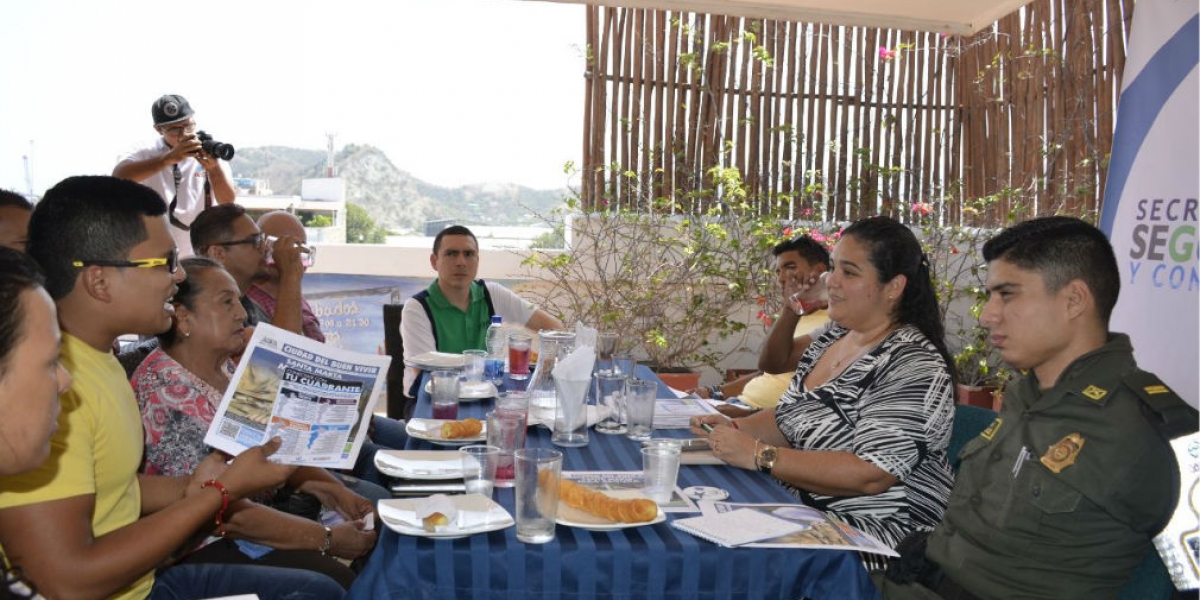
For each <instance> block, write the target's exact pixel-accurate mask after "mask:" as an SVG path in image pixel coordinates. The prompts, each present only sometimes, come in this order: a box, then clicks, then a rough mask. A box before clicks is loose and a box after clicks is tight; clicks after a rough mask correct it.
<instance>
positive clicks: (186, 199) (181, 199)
mask: <svg viewBox="0 0 1200 600" xmlns="http://www.w3.org/2000/svg"><path fill="white" fill-rule="evenodd" d="M150 114H151V116H152V117H153V118H154V130H155V131H157V132H158V134H159V136H160V137H159V138H158V139H157V140H155V142H154V143H153V144H151V145H149V146H143V147H141V148H138V149H135V150H134V151H132V152H130V153H129V154H128V155H126V156H125V157H124V158H122V159H121V162H119V163H117V166H116V167H115V168H114V169H113V173H112V174H113V176H114V177H120V178H122V179H130V180H133V181H136V182H138V183H141V184H143V185H146V186H148V187H150V188H151V189H153V190H154V191H156V192H158V195H159V196H162V199H163V201H164V202H166V203H167V206H168V208H169V210H168V211H167V216H168V218H169V221H170V223H171V228H170V231H171V237H172V238H173V239H174V240H175V245H176V246H178V248H179V252H180V254H181V255H182V256H190V255H191V254H192V253H193V251H192V243H191V240H190V239H189V236H188V229H189V228H190V227H191V225H192V221H193V220H194V219H195V218H196V216H197V215H199V214H200V211H202V210H204V209H205V208H207V207H209V206H213V205H214V204H229V203H232V202H233V201H234V199H235V198H236V196H237V193H236V192H235V191H234V189H233V178H232V177H231V176H230V174H229V166H228V165H224V164H222V163H221V161H220V160H219V159H217V158H216V157H214V156H211V155H209V154H208V153H207V152H205V151H204V150H203V149H202V148H201V145H200V139H199V138H198V137H197V136H196V121H195V119H194V118H193V116H194V115H195V112H194V111H193V110H192V107H191V105H189V104H188V101H187V100H186V99H184V97H183V96H179V95H177V94H167V95H165V96H163V97H161V98H159V99H158V100H156V101H155V102H154V105H153V106H151V107H150Z"/></svg>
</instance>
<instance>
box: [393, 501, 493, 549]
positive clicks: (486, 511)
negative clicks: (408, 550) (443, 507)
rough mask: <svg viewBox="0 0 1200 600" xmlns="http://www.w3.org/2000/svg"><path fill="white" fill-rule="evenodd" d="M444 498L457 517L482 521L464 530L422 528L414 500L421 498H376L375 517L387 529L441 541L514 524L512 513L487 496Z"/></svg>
mask: <svg viewBox="0 0 1200 600" xmlns="http://www.w3.org/2000/svg"><path fill="white" fill-rule="evenodd" d="M447 497H448V498H450V500H451V501H452V502H454V506H455V507H456V508H458V510H459V517H460V518H464V517H465V518H471V519H473V520H480V521H485V522H478V523H475V524H472V525H471V526H469V527H466V528H464V529H457V528H451V529H447V530H444V531H436V532H431V531H425V528H424V527H422V526H421V520H420V519H418V518H417V514H416V507H417V503H418V502H421V501H422V500H423V498H395V499H392V500H380V501H379V505H378V510H379V518H380V520H382V521H383V524H384V525H386V526H387V528H388V529H391V530H392V531H395V532H396V533H399V534H401V535H413V536H418V537H427V538H436V539H443V540H453V539H457V538H464V537H467V536H469V535H474V534H476V533H487V532H489V531H498V530H500V529H506V528H509V527H512V526H513V524H514V523H515V521H513V517H512V515H511V514H509V513H508V511H507V510H504V507H503V506H500V505H499V504H496V502H495V501H493V500H492V499H491V498H488V497H487V496H484V495H482V494H463V495H458V496H447ZM464 513H470V515H469V516H467V515H464Z"/></svg>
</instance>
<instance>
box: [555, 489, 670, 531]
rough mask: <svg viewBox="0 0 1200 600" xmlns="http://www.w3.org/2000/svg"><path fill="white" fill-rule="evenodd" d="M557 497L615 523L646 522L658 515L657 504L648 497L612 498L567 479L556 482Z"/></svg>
mask: <svg viewBox="0 0 1200 600" xmlns="http://www.w3.org/2000/svg"><path fill="white" fill-rule="evenodd" d="M558 499H559V500H561V501H562V502H563V503H564V504H566V505H567V506H570V507H571V508H577V509H579V510H582V511H584V512H586V513H589V514H592V515H595V516H597V517H600V518H602V519H608V520H609V521H613V522H616V523H648V522H650V521H653V520H654V518H655V517H657V516H658V505H657V504H655V503H654V501H653V500H650V499H648V498H613V497H612V496H609V495H608V494H605V493H604V492H598V491H596V490H593V489H592V488H590V487H588V486H586V485H580V484H578V483H575V482H574V481H571V480H569V479H560V480H559V482H558Z"/></svg>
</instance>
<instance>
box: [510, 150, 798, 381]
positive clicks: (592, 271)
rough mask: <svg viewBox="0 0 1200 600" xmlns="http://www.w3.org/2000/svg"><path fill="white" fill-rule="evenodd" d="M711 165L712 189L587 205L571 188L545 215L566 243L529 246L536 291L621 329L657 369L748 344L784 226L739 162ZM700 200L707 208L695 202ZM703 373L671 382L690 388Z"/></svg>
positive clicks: (580, 315) (587, 319) (551, 306)
mask: <svg viewBox="0 0 1200 600" xmlns="http://www.w3.org/2000/svg"><path fill="white" fill-rule="evenodd" d="M708 175H709V181H710V183H711V186H710V187H708V188H707V191H704V192H698V193H697V192H691V193H689V194H688V195H687V196H686V197H683V198H648V197H647V198H644V201H643V202H641V203H640V204H639V205H638V206H637V207H616V206H605V207H604V208H603V209H601V210H597V211H591V212H587V213H585V212H584V211H583V210H582V209H581V202H580V199H579V197H578V195H572V196H571V197H568V198H567V199H566V201H565V204H564V206H563V207H562V208H561V209H560V212H559V213H558V214H555V215H550V216H549V217H548V218H547V219H546V220H548V221H551V222H563V223H564V237H565V238H566V240H567V241H568V244H569V247H568V248H567V249H565V250H563V251H561V252H551V251H545V250H535V251H531V252H530V253H529V254H528V255H526V257H525V259H524V264H525V265H527V266H529V267H531V270H530V277H531V278H532V279H534V280H536V281H537V282H538V283H539V285H535V286H533V290H532V291H531V292H530V295H531V296H532V297H533V298H534V299H535V300H536V301H537V302H538V304H539V305H540V306H542V307H543V308H545V309H547V310H549V311H551V312H553V313H555V314H557V315H559V316H560V317H561V318H562V319H563V320H564V321H566V322H568V323H570V322H573V321H581V322H583V323H586V324H588V325H591V326H594V327H597V328H599V329H603V330H609V331H616V332H618V333H620V334H621V335H622V339H623V340H624V341H625V343H626V345H627V349H629V350H632V351H633V353H634V355H635V357H636V358H637V359H638V360H640V361H642V362H644V363H645V364H648V365H650V366H651V367H652V368H654V369H656V371H657V372H658V373H659V374H660V376H662V375H664V374H667V373H669V372H671V371H678V370H684V371H688V370H694V369H695V368H698V367H711V368H713V369H716V368H717V367H718V363H719V362H720V361H721V360H722V359H724V358H725V357H727V356H730V355H731V354H733V353H734V352H737V351H738V350H742V349H744V348H745V343H744V342H745V340H746V336H747V334H748V325H747V324H748V323H753V322H754V318H755V313H756V311H759V310H760V306H759V305H758V303H757V302H756V300H757V299H758V298H761V297H763V296H764V294H765V293H766V290H767V289H769V287H770V286H771V285H772V283H773V275H772V273H771V270H770V263H769V260H768V259H769V257H770V248H771V246H772V245H773V244H775V243H776V242H778V241H779V239H781V235H782V231H783V228H782V227H781V225H780V223H781V221H780V219H779V218H778V216H776V215H773V214H770V212H769V211H763V210H762V209H761V208H760V206H761V203H760V202H758V201H757V200H755V201H750V200H749V199H747V198H746V195H745V191H744V190H745V187H744V186H743V185H742V182H741V176H740V173H739V172H738V171H737V170H736V169H723V168H715V169H712V170H711V171H710V172H709V174H708ZM697 194H700V195H703V196H704V197H703V198H701V197H699V196H698V195H697ZM701 200H703V201H701ZM780 205H782V202H781V203H780ZM694 206H705V207H707V208H704V209H703V210H701V211H699V212H692V211H689V208H691V207H694ZM718 372H719V371H718ZM666 377H667V378H670V375H666ZM698 377H699V374H698V373H695V374H693V375H691V380H690V382H685V383H678V382H677V383H674V384H669V385H672V387H677V389H692V388H695V387H696V385H697V383H696V382H697V379H698Z"/></svg>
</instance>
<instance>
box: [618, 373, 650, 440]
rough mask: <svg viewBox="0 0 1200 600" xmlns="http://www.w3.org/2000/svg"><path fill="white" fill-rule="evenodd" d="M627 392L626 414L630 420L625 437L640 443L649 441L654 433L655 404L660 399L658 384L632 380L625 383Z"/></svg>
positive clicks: (643, 380)
mask: <svg viewBox="0 0 1200 600" xmlns="http://www.w3.org/2000/svg"><path fill="white" fill-rule="evenodd" d="M625 390H626V395H625V414H626V415H627V416H628V418H629V426H628V428H627V429H626V431H625V436H626V437H628V438H629V439H631V440H637V441H639V442H640V441H645V440H648V439H650V434H652V433H653V432H654V402H655V400H657V399H658V382H657V381H650V380H647V379H630V380H629V381H627V382H626V383H625Z"/></svg>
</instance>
